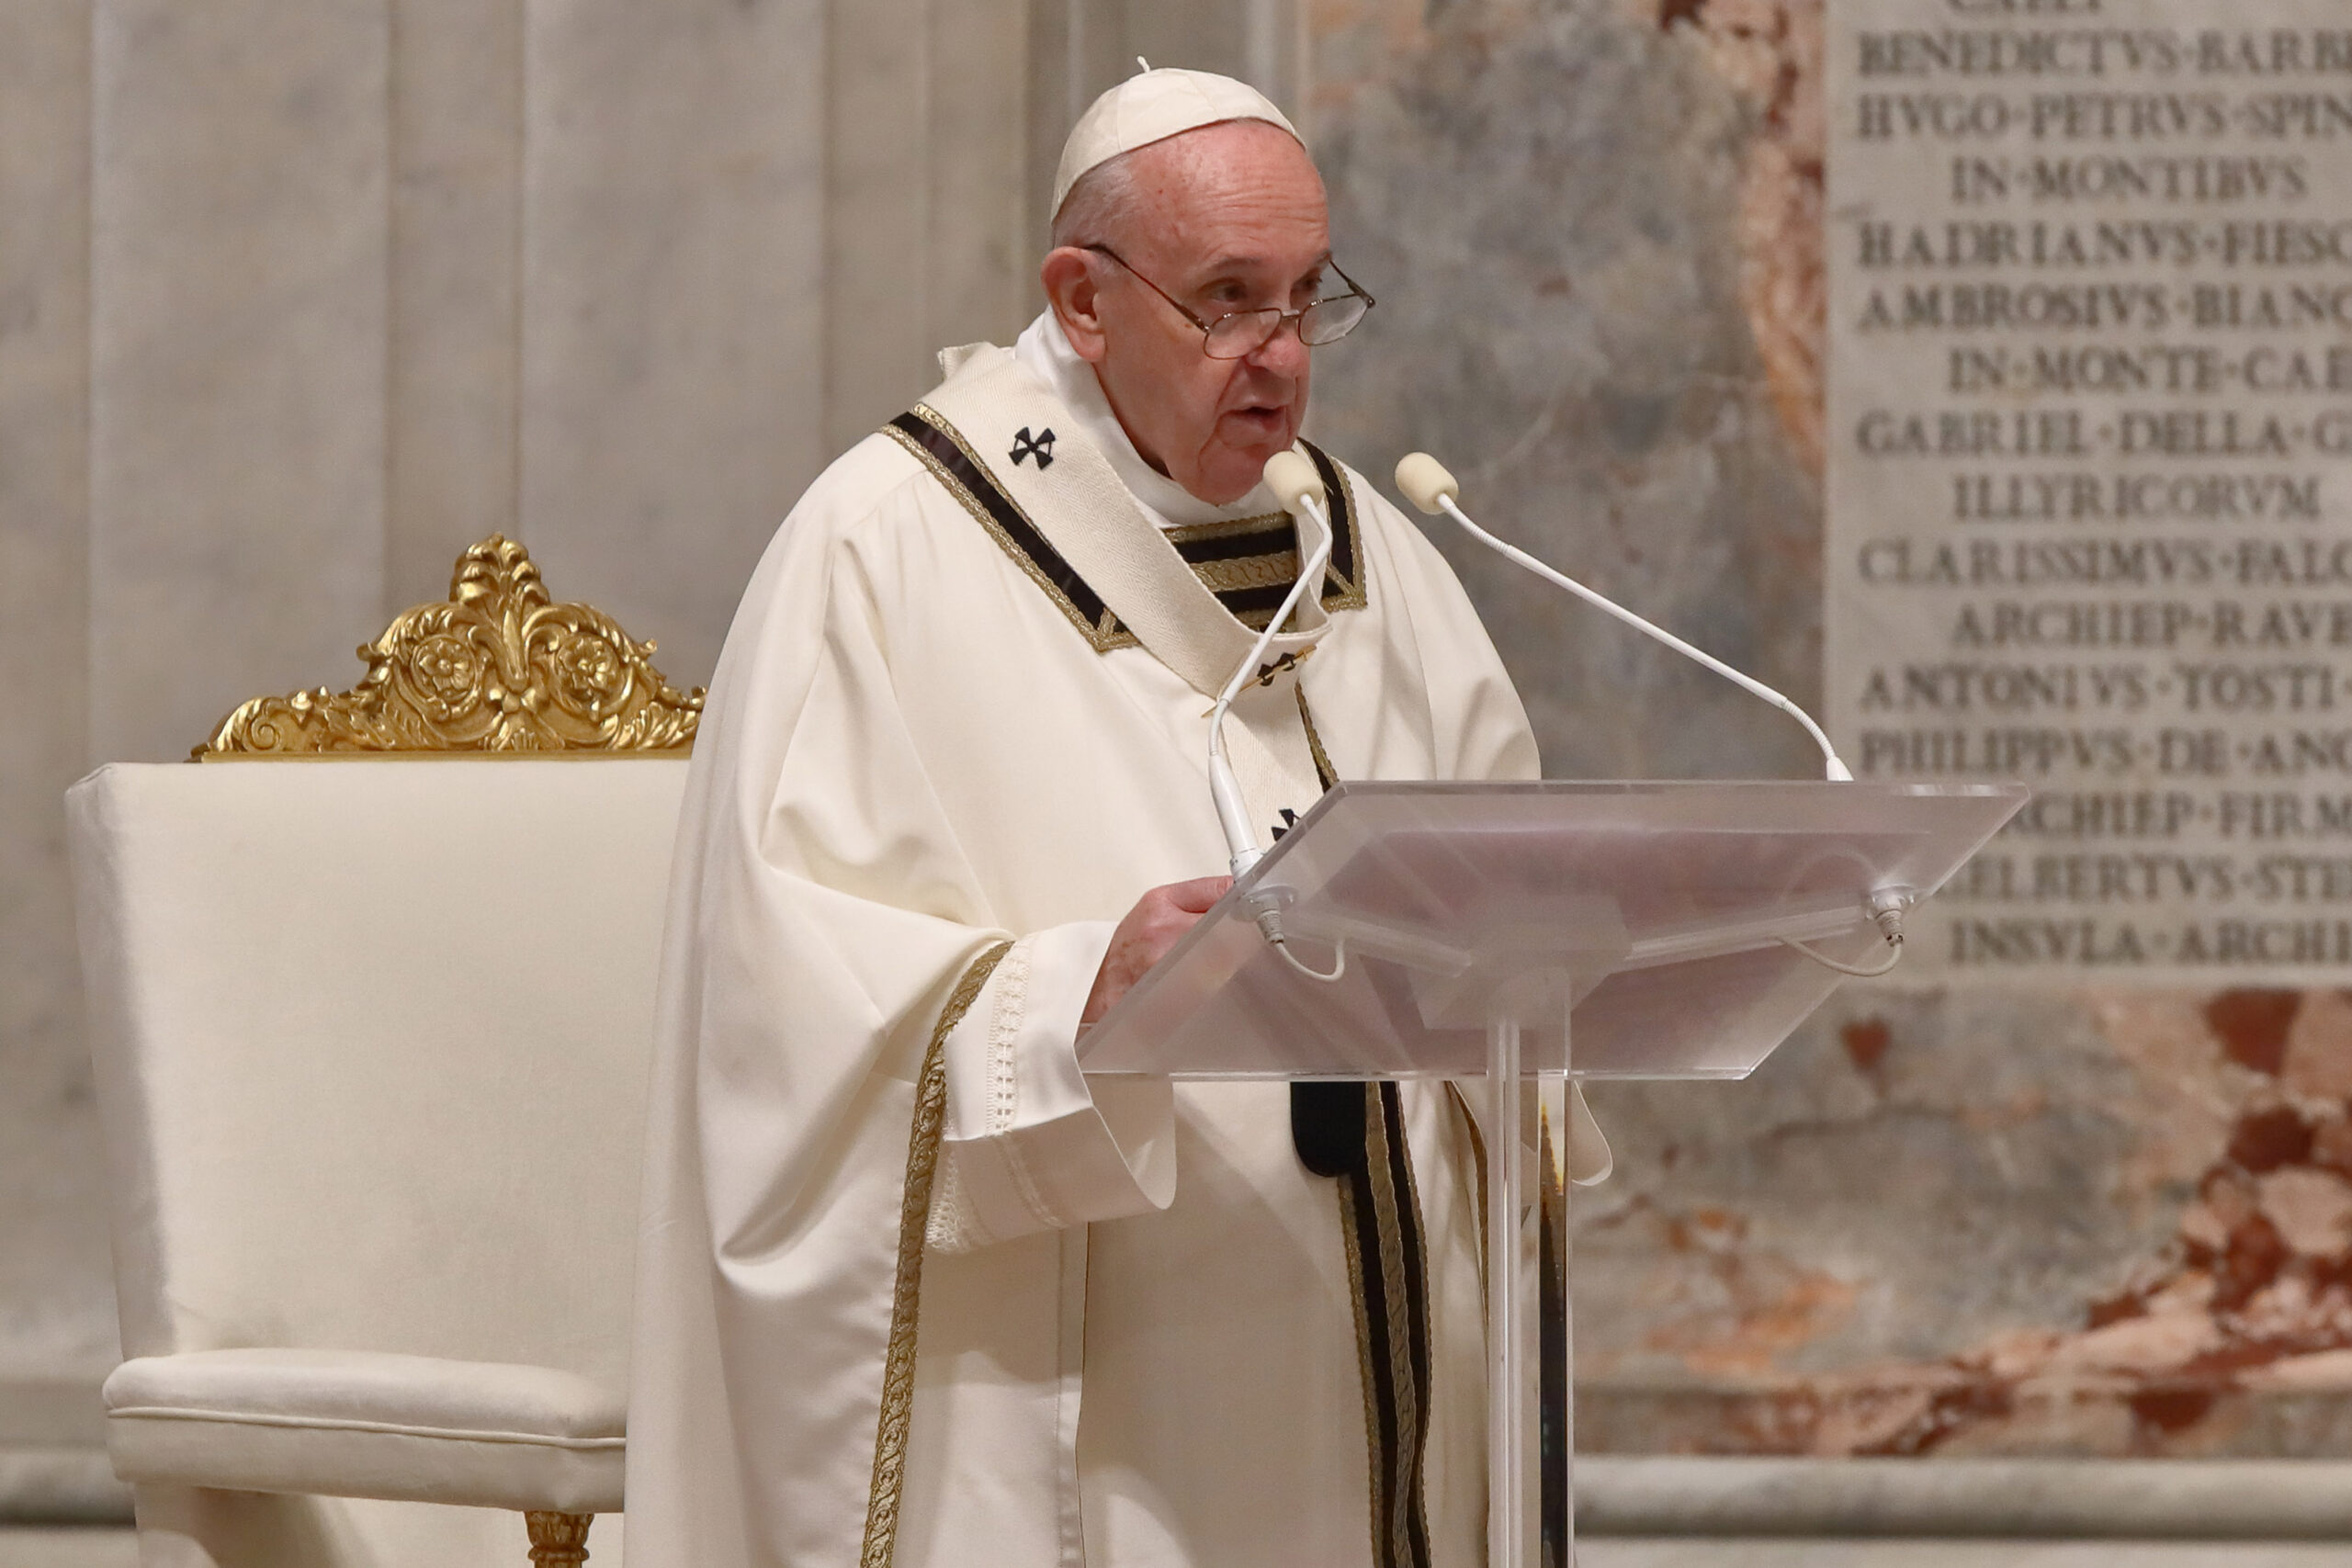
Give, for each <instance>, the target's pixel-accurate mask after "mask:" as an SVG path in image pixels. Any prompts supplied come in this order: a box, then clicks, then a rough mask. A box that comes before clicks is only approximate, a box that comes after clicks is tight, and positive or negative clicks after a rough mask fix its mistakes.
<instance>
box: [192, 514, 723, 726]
mask: <svg viewBox="0 0 2352 1568" xmlns="http://www.w3.org/2000/svg"><path fill="white" fill-rule="evenodd" d="M652 652H653V644H652V643H650V642H639V641H637V640H636V639H635V638H633V637H630V636H629V635H628V633H627V632H625V631H623V630H622V629H621V628H620V626H619V624H618V623H616V621H614V619H613V618H612V617H611V616H610V615H605V613H604V612H603V611H601V610H595V609H592V608H590V607H589V606H588V605H585V604H557V603H555V602H554V601H553V600H552V599H550V598H549V597H548V591H547V586H546V584H545V583H543V582H541V581H539V569H538V568H537V567H536V566H534V565H533V564H532V563H531V558H530V555H529V553H528V552H526V550H525V549H524V548H523V547H522V546H520V545H518V544H516V543H515V541H514V540H512V539H508V538H504V537H503V536H499V535H496V534H493V535H492V536H490V537H489V538H487V539H484V540H483V541H482V542H481V544H478V545H476V546H474V547H472V548H470V549H469V550H468V551H466V553H465V554H464V555H462V556H459V557H458V567H457V570H456V572H455V573H454V574H453V576H452V577H451V579H450V582H449V598H448V600H447V603H445V604H420V605H418V606H416V607H415V608H414V609H413V610H409V611H406V612H405V613H403V614H402V615H400V616H399V617H398V618H397V619H395V620H394V621H393V622H392V624H391V626H390V628H388V629H387V630H386V631H385V633H384V635H383V636H381V637H378V638H377V639H376V640H375V642H374V643H373V644H372V645H368V646H363V647H362V648H361V649H359V657H360V658H361V659H363V660H367V661H368V672H367V674H365V675H363V676H362V677H360V680H359V683H358V684H357V685H356V686H354V687H353V688H352V689H351V690H349V691H347V692H343V693H333V692H329V691H328V690H327V689H326V688H325V687H324V686H321V687H318V688H317V689H315V690H313V691H308V692H296V693H294V694H292V695H291V696H284V697H255V698H254V700H253V701H251V702H249V703H246V704H244V705H242V706H240V707H239V708H237V710H236V711H235V712H233V713H232V714H230V715H229V716H228V717H226V718H224V719H222V720H221V721H220V725H219V726H218V727H217V728H215V729H214V730H213V732H212V738H211V739H209V740H207V741H206V742H205V743H204V744H203V745H201V746H198V748H196V750H195V752H194V753H193V754H194V756H195V757H196V759H197V760H198V761H226V760H229V759H232V758H240V757H295V756H328V755H343V756H352V755H365V754H370V753H372V754H379V755H380V754H383V753H388V752H417V751H472V752H495V753H503V754H509V755H526V756H527V755H534V754H545V753H548V752H574V753H589V752H594V753H605V754H613V755H664V754H666V755H670V756H683V755H684V754H685V753H686V752H687V751H690V750H693V748H694V739H695V725H696V724H697V723H699V722H700V721H701V718H702V703H703V694H702V690H701V688H699V687H697V688H695V690H694V691H691V692H681V691H679V690H677V689H676V688H675V687H673V686H672V685H671V684H670V682H668V681H667V680H666V679H665V678H663V676H662V672H661V671H659V670H656V669H655V668H654V667H653V665H652V662H651V660H650V657H649V656H650V654H651V653H652Z"/></svg>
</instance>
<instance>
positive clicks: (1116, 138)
mask: <svg viewBox="0 0 2352 1568" xmlns="http://www.w3.org/2000/svg"><path fill="white" fill-rule="evenodd" d="M1228 119H1262V120H1264V121H1265V122H1266V123H1267V124H1269V125H1278V126H1281V127H1282V128H1283V130H1286V131H1288V132H1290V134H1291V137H1292V139H1293V140H1294V141H1297V142H1298V143H1299V144H1300V145H1301V146H1304V145H1306V138H1305V137H1303V136H1301V135H1299V134H1298V128H1297V127H1296V126H1295V125H1293V124H1291V122H1290V121H1289V120H1288V119H1287V118H1283V111H1282V110H1280V109H1278V108H1276V107H1274V105H1273V100H1272V99H1271V98H1268V97H1267V96H1266V95H1265V94H1263V93H1261V92H1260V91H1258V89H1257V88H1255V87H1253V86H1251V85H1250V84H1248V83H1247V82H1237V81H1235V80H1234V79H1233V78H1232V77H1230V76H1219V75H1217V74H1216V73H1214V72H1208V71H1178V70H1172V69H1161V70H1158V71H1145V72H1141V73H1137V74H1136V75H1133V76H1130V77H1128V78H1127V79H1126V80H1125V81H1124V82H1122V83H1120V84H1119V85H1117V86H1115V87H1114V88H1112V89H1111V90H1110V91H1109V92H1107V93H1105V94H1103V96H1101V97H1099V98H1097V99H1095V100H1094V102H1093V103H1091V104H1090V105H1089V106H1087V110H1086V112H1085V113H1084V114H1082V115H1080V116H1079V118H1078V124H1077V125H1075V126H1073V127H1072V128H1071V130H1070V133H1069V141H1065V142H1063V143H1062V161H1061V166H1060V167H1059V168H1058V169H1057V170H1056V171H1055V172H1054V205H1053V212H1056V213H1057V212H1059V211H1060V210H1061V209H1062V202H1063V201H1064V200H1065V199H1066V198H1067V197H1069V187H1070V186H1074V185H1076V184H1077V183H1078V180H1079V176H1080V175H1083V174H1085V173H1086V171H1087V170H1089V169H1091V168H1093V167H1094V166H1095V165H1096V164H1107V163H1109V162H1110V161H1111V160H1112V159H1114V158H1115V157H1117V156H1118V155H1119V154H1120V153H1122V152H1134V151H1135V150H1136V148H1138V147H1148V146H1150V145H1151V144H1152V143H1153V142H1155V141H1166V140H1167V139H1168V138H1170V137H1171V136H1178V135H1182V133H1183V132H1185V131H1187V130H1199V129H1200V128H1201V127H1203V126H1204V125H1216V124H1218V123H1219V122H1221V121H1224V120H1228ZM1047 216H1048V217H1050V216H1052V213H1048V214H1047Z"/></svg>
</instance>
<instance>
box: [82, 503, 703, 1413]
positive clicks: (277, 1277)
mask: <svg viewBox="0 0 2352 1568" xmlns="http://www.w3.org/2000/svg"><path fill="white" fill-rule="evenodd" d="M502 552H503V553H502ZM483 559H487V560H488V561H489V562H490V564H491V566H492V568H493V569H495V570H497V571H503V573H504V581H505V583H506V588H505V589H500V588H498V586H497V584H496V583H492V585H491V589H490V590H487V591H485V590H483V588H482V582H483V574H482V572H481V571H480V570H476V571H475V573H474V578H473V586H474V588H475V590H476V592H475V593H474V595H473V598H472V600H471V601H467V600H466V599H465V597H464V590H465V589H466V588H467V585H468V571H469V567H468V561H469V560H470V561H474V562H475V565H476V567H477V568H479V567H480V566H481V562H482V560H483ZM502 562H503V565H502V564H501V563H502ZM517 562H520V564H521V566H522V567H523V569H524V570H522V571H520V572H517V571H516V570H514V569H515V565H516V563H517ZM458 578H459V581H458V591H455V592H453V595H452V601H451V605H450V606H425V607H422V608H420V609H419V610H416V611H412V612H410V613H409V614H408V615H404V616H402V617H401V621H399V622H396V623H395V625H394V627H393V629H392V630H391V631H390V632H388V633H386V634H385V637H383V638H382V639H379V643H378V644H377V645H376V647H375V649H372V650H371V649H362V650H361V651H362V653H363V655H365V656H368V657H369V660H370V665H371V670H370V674H369V677H368V681H365V682H362V683H361V685H360V687H358V688H356V689H355V691H354V692H351V693H345V694H342V695H340V696H330V695H329V694H327V693H325V692H323V691H322V692H317V693H310V694H299V695H298V696H296V697H294V698H285V699H279V698H271V699H265V700H263V701H261V702H257V703H249V704H247V705H244V706H243V708H240V709H239V710H237V713H235V714H232V716H231V717H230V718H229V719H228V720H225V721H224V722H223V724H222V725H221V727H220V730H219V731H218V732H217V733H216V735H215V737H214V739H213V740H212V742H210V743H209V746H208V747H207V748H200V749H199V754H204V753H206V752H208V751H209V752H211V753H213V754H220V752H221V751H222V750H259V749H268V750H278V751H287V752H298V753H300V752H308V753H317V752H342V753H345V754H346V755H347V754H351V753H354V752H363V751H364V752H368V753H372V754H375V755H378V756H381V755H382V754H383V753H384V752H385V751H386V750H399V748H398V747H396V746H389V745H388V744H387V743H386V741H385V736H386V735H387V734H388V733H390V730H391V729H393V728H400V727H402V726H405V728H406V733H407V737H408V739H409V740H410V741H411V742H415V740H416V737H417V736H418V735H419V734H420V733H426V734H427V736H428V740H429V736H430V732H433V731H434V729H435V727H436V726H437V727H439V731H440V733H441V747H440V749H442V750H449V749H452V748H457V747H470V748H471V749H472V750H476V751H490V750H505V751H508V752H510V753H514V752H516V751H521V752H522V753H523V754H525V755H537V756H538V757H539V758H540V760H536V761H519V760H517V761H497V762H494V763H493V762H490V761H469V762H464V763H458V762H455V761H417V760H378V761H343V760H340V759H338V760H336V761H314V762H309V763H297V762H281V763H277V764H272V765H234V766H203V767H198V766H190V765H187V764H177V765H168V766H137V765H123V764H117V765H113V766H109V767H106V768H103V769H101V770H99V771H98V772H97V773H95V774H93V775H92V776H91V777H90V778H88V779H85V780H84V781H83V782H82V783H81V784H78V785H76V786H75V787H74V790H73V792H72V793H71V795H69V797H68V800H69V814H70V818H71V831H72V848H73V855H74V877H75V883H76V886H77V892H78V901H79V919H80V934H81V946H82V952H83V955H84V961H85V970H86V974H87V984H88V989H89V996H90V1004H91V1024H92V1030H91V1040H92V1051H93V1055H94V1059H95V1065H96V1075H97V1088H98V1094H99V1099H100V1111H101V1116H102V1120H103V1122H104V1124H105V1128H106V1134H107V1145H108V1158H109V1165H110V1177H111V1181H112V1193H111V1197H112V1208H113V1213H114V1217H115V1237H114V1240H115V1255H116V1274H117V1280H118V1287H119V1292H120V1311H121V1316H122V1330H123V1348H124V1351H125V1353H126V1354H127V1355H130V1356H147V1355H159V1354H168V1353H173V1352H177V1351H184V1350H201V1349H220V1348H240V1347H248V1346H271V1347H285V1348H322V1349H358V1350H390V1351H403V1352H408V1353H412V1354H418V1355H430V1356H443V1357H453V1358H458V1359H469V1360H484V1361H514V1362H526V1363H536V1364H540V1365H551V1366H557V1367H561V1368H565V1369H567V1370H570V1371H578V1372H581V1373H583V1374H585V1375H588V1376H590V1377H592V1378H594V1379H595V1380H596V1381H597V1382H599V1383H601V1384H603V1385H605V1386H606V1387H608V1388H610V1389H612V1390H614V1391H616V1393H625V1391H626V1389H627V1386H628V1365H627V1357H628V1319H629V1299H630V1281H631V1272H632V1267H633V1257H634V1251H635V1247H634V1237H635V1231H636V1223H637V1194H638V1182H639V1164H640V1146H641V1144H642V1138H643V1127H644V1099H645V1089H646V1076H647V1070H648V1059H649V1051H650V1040H651V1033H652V1024H653V988H654V980H655V973H656V968H657V965H658V962H659V954H660V946H661V927H662V906H663V897H664V893H665V890H666V884H667V881H668V875H669V865H670V858H671V843H672V838H673V832H674V829H675V822H676V816H677V809H678V802H679V796H680V792H681V790H682V789H683V787H684V775H685V772H686V762H685V761H684V747H685V745H687V744H690V743H691V739H692V733H693V721H694V718H695V711H694V710H695V709H698V708H699V705H700V703H699V697H698V694H696V695H688V694H679V693H676V692H673V691H671V690H670V689H669V688H668V686H667V684H666V682H661V681H660V679H659V676H658V673H656V672H653V671H651V667H650V665H649V664H645V663H644V660H643V654H644V653H645V652H646V651H649V650H650V646H649V645H639V644H634V643H630V642H628V639H627V638H626V637H623V636H622V635H621V634H620V633H619V632H618V629H617V628H616V627H611V626H610V623H609V622H604V621H602V618H601V617H594V613H593V612H583V611H582V607H580V606H567V605H553V604H548V602H547V599H546V595H545V592H544V590H537V574H536V572H535V571H530V570H528V563H527V560H526V559H524V558H522V557H521V552H520V551H519V549H517V548H515V547H513V546H511V545H507V544H506V543H505V542H504V541H501V540H493V541H491V542H490V543H489V544H486V545H483V546H478V547H475V549H474V550H471V551H469V552H468V556H467V558H466V559H461V561H460V563H459V573H458ZM517 583H520V584H521V586H522V587H523V588H525V589H529V590H537V593H536V600H535V601H534V600H531V599H530V595H529V594H527V593H526V594H524V595H523V597H524V598H525V599H526V601H529V602H526V604H524V607H523V610H522V611H520V612H517V611H515V604H514V603H513V602H512V601H513V599H514V597H515V595H514V594H513V593H512V592H510V591H511V590H513V589H514V588H515V585H516V584H517ZM501 593H504V594H506V598H507V602H505V603H503V604H502V603H499V602H496V601H497V600H498V598H499V595H500V594H501ZM453 607H454V608H453ZM445 611H447V612H451V613H450V614H444V615H438V619H437V623H436V620H435V615H436V613H439V612H445ZM533 615H537V617H538V619H537V622H534V621H533V620H532V618H531V617H532V616H533ZM583 615H585V616H588V617H594V620H593V621H592V620H589V619H583ZM534 626H537V630H534V629H533V627H534ZM403 627H405V628H406V630H405V632H404V631H403ZM502 627H503V628H504V629H503V630H502V629H501V628H502ZM583 627H585V628H586V629H585V630H583V629H582V628H583ZM436 639H437V640H436ZM535 639H536V640H535ZM593 640H601V641H602V642H603V644H604V646H603V647H602V648H601V649H599V648H595V647H589V646H586V644H587V643H588V642H589V641H593ZM632 653H633V654H634V656H635V659H636V666H638V667H641V668H633V667H630V666H629V656H630V655H631V654H632ZM501 660H504V668H503V670H502V668H501ZM420 671H422V673H421V674H420ZM435 682H437V685H436V684H435ZM468 682H471V692H470V697H469V691H468V689H467V684H468ZM562 682H569V683H568V684H567V685H565V686H564V689H562V690H560V691H558V690H555V689H554V688H555V687H556V686H557V685H558V684H559V683H562ZM631 682H635V683H634V685H633V686H632V685H631ZM420 715H421V716H422V717H420ZM631 715H634V717H631ZM420 725H422V726H423V729H422V730H420ZM632 726H634V727H635V728H631V727H632ZM241 736H242V739H241V738H240V737H241ZM452 736H455V737H456V739H451V737H452ZM468 736H470V739H468V738H467V737H468ZM551 738H552V739H551ZM394 739H399V737H395V738H394ZM564 746H570V747H574V748H591V749H595V750H605V751H609V752H615V753H619V752H631V751H633V753H634V754H633V756H632V760H629V761H577V760H570V758H569V757H549V756H546V755H545V752H547V751H548V750H553V749H557V748H560V747H564ZM420 749H424V748H422V747H421V748H420ZM572 755H574V756H576V755H577V752H576V751H574V752H573V753H572Z"/></svg>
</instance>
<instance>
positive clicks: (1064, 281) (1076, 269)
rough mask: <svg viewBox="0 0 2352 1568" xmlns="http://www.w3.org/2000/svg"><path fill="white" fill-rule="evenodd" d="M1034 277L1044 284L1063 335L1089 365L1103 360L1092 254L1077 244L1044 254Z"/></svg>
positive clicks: (1099, 302)
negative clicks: (1042, 263)
mask: <svg viewBox="0 0 2352 1568" xmlns="http://www.w3.org/2000/svg"><path fill="white" fill-rule="evenodd" d="M1037 280H1038V281H1039V282H1040V283H1043V284H1044V285H1045V286H1046V303H1047V304H1048V305H1050V306H1052V307H1053V311H1054V319H1055V320H1056V321H1059V322H1061V324H1062V335H1063V336H1064V337H1066V338H1068V339H1069V345H1070V347H1072V348H1074V349H1076V350H1077V351H1078V356H1079V357H1080V359H1083V360H1085V361H1086V362H1087V363H1088V364H1089V365H1100V364H1101V363H1103V348H1104V339H1103V316H1102V299H1103V292H1102V289H1101V288H1098V287H1097V285H1096V282H1095V276H1094V257H1093V256H1092V255H1091V254H1089V253H1088V252H1086V251H1083V250H1080V248H1079V247H1078V246H1076V245H1063V246H1061V247H1059V248H1058V249H1057V250H1051V251H1048V252H1046V260H1045V265H1042V266H1040V267H1039V268H1038V269H1037Z"/></svg>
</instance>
